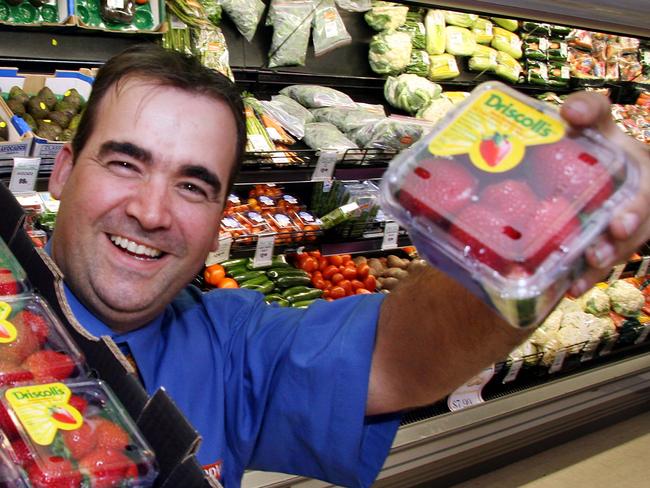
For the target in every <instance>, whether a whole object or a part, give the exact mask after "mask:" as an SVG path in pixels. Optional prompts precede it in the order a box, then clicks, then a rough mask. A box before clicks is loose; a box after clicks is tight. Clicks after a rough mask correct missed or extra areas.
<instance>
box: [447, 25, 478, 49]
mask: <svg viewBox="0 0 650 488" xmlns="http://www.w3.org/2000/svg"><path fill="white" fill-rule="evenodd" d="M445 38H446V43H445V50H446V51H447V52H448V53H449V54H454V55H455V56H471V55H472V53H473V52H474V49H476V37H475V36H474V33H473V32H472V31H471V30H469V29H465V28H463V27H456V26H455V25H448V26H447V27H445Z"/></svg>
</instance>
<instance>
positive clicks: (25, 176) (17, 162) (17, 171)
mask: <svg viewBox="0 0 650 488" xmlns="http://www.w3.org/2000/svg"><path fill="white" fill-rule="evenodd" d="M40 165H41V158H14V169H13V170H12V171H11V180H10V181H9V190H11V191H12V192H14V193H20V192H26V191H34V188H35V187H36V177H37V176H38V168H39V166H40Z"/></svg>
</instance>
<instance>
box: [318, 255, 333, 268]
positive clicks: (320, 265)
mask: <svg viewBox="0 0 650 488" xmlns="http://www.w3.org/2000/svg"><path fill="white" fill-rule="evenodd" d="M329 265H330V263H329V261H328V260H327V258H318V269H319V270H321V271H323V270H324V269H325V268H327V267H328V266H329Z"/></svg>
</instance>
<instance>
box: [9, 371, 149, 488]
mask: <svg viewBox="0 0 650 488" xmlns="http://www.w3.org/2000/svg"><path fill="white" fill-rule="evenodd" d="M0 393H1V396H0V409H1V410H0V424H1V427H2V431H3V432H4V438H3V445H2V447H3V448H4V449H5V450H6V451H7V452H8V453H9V454H10V456H11V457H12V459H13V461H14V462H15V463H16V464H18V465H19V466H20V467H21V469H22V470H23V472H24V473H26V475H27V478H28V479H29V482H30V483H31V486H32V487H36V488H41V487H43V488H44V487H52V486H60V487H66V488H82V487H90V486H92V487H121V488H127V487H135V486H138V487H144V486H151V485H152V484H153V481H154V480H155V478H156V476H157V467H156V463H155V458H154V454H153V451H152V450H151V448H150V447H149V446H148V445H147V443H146V441H145V440H144V438H143V437H142V435H141V434H140V432H139V431H138V429H137V427H136V426H135V424H134V423H133V421H132V420H131V419H130V417H129V416H128V415H127V414H126V413H125V410H124V408H123V407H122V405H121V404H120V403H119V401H118V400H117V398H116V397H115V395H114V394H113V393H112V391H111V390H110V389H109V388H108V386H106V385H105V384H104V383H103V382H101V381H99V380H82V381H70V382H67V381H66V382H52V383H45V384H43V383H41V384H22V385H19V386H15V387H11V388H3V389H2V390H0Z"/></svg>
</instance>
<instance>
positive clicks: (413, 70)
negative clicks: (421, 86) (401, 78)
mask: <svg viewBox="0 0 650 488" xmlns="http://www.w3.org/2000/svg"><path fill="white" fill-rule="evenodd" d="M430 65H431V62H430V61H429V54H428V53H427V52H426V51H424V50H423V49H413V51H411V62H410V63H409V64H408V66H407V67H406V68H404V72H405V73H409V74H412V75H418V76H427V75H428V74H429V67H430Z"/></svg>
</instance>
